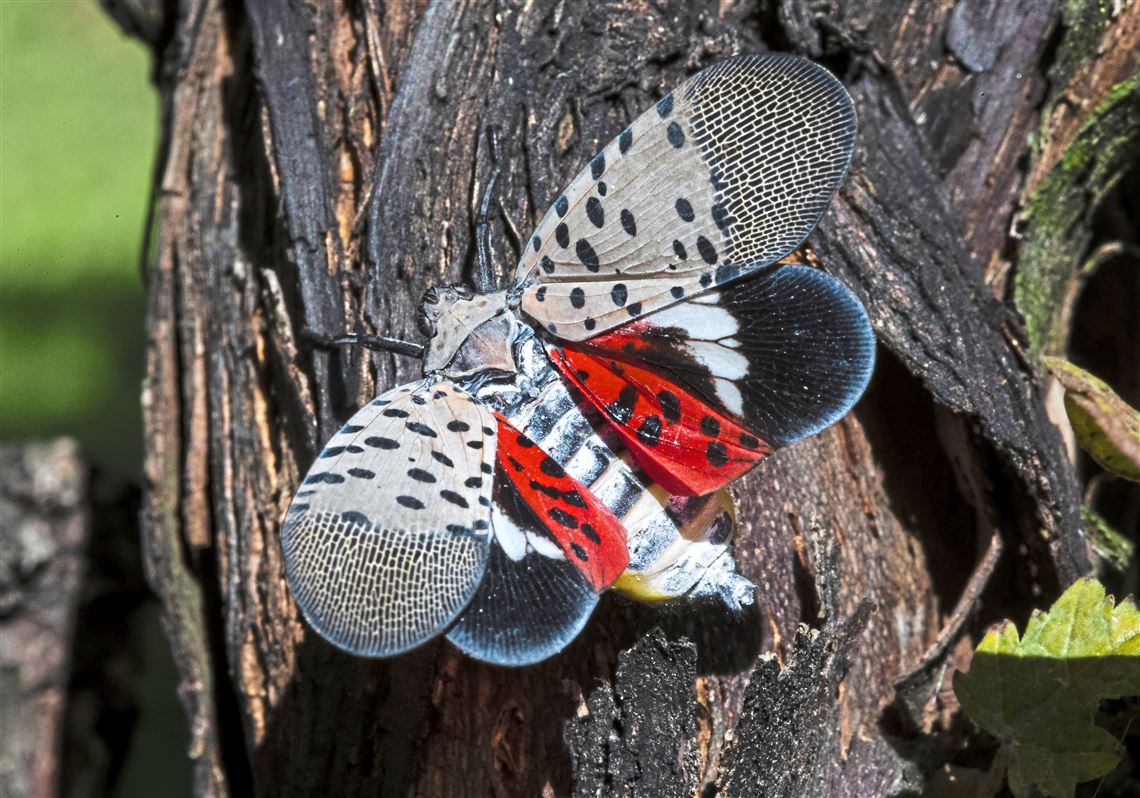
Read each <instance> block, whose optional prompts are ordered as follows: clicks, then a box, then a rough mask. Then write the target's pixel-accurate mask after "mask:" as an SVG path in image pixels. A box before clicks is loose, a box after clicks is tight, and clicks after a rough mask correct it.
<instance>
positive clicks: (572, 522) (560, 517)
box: [546, 507, 578, 529]
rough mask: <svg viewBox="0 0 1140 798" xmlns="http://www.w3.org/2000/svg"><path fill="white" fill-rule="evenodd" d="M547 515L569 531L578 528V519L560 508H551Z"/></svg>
mask: <svg viewBox="0 0 1140 798" xmlns="http://www.w3.org/2000/svg"><path fill="white" fill-rule="evenodd" d="M546 514H547V515H549V516H550V517H551V518H552V519H553V520H554V521H555V522H556V523H558V524H559V525H561V526H564V527H566V528H567V529H577V528H578V519H577V518H575V517H574V516H572V515H570V513H568V512H566V511H565V510H563V509H562V508H560V507H551V508H550V509H549V510H547V511H546Z"/></svg>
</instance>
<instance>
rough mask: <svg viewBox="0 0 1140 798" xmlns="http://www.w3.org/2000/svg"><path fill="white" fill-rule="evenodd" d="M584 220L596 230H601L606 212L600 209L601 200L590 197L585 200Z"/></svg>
mask: <svg viewBox="0 0 1140 798" xmlns="http://www.w3.org/2000/svg"><path fill="white" fill-rule="evenodd" d="M586 218H587V219H589V220H590V223H591V224H592V225H594V227H597V228H598V229H601V227H602V226H603V225H604V224H605V223H606V212H605V210H604V209H603V208H602V202H601V200H599V199H598V198H597V197H590V198H589V199H587V200H586Z"/></svg>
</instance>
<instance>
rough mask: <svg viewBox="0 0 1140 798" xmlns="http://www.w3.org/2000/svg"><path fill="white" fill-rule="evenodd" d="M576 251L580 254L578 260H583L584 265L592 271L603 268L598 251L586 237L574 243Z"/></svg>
mask: <svg viewBox="0 0 1140 798" xmlns="http://www.w3.org/2000/svg"><path fill="white" fill-rule="evenodd" d="M574 252H575V254H576V255H577V256H578V260H580V261H582V265H583V266H585V267H586V268H587V269H589V270H590V271H592V272H595V273H596V272H597V271H598V269H599V268H601V267H600V264H599V263H598V253H596V252H594V248H593V247H592V246H590V242H589V241H587V240H586V239H584V238H579V239H578V243H577V244H575V245H574Z"/></svg>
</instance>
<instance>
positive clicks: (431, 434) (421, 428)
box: [404, 421, 439, 438]
mask: <svg viewBox="0 0 1140 798" xmlns="http://www.w3.org/2000/svg"><path fill="white" fill-rule="evenodd" d="M404 426H405V427H407V428H408V429H409V430H411V431H412V432H414V433H416V434H417V435H423V436H424V437H425V438H438V437H439V433H437V432H436V431H435V430H433V429H432V428H431V427H429V426H428V425H427V424H421V423H420V422H418V421H409V422H408V423H407V424H405V425H404Z"/></svg>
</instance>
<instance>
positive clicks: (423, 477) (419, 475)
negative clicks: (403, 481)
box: [408, 468, 435, 483]
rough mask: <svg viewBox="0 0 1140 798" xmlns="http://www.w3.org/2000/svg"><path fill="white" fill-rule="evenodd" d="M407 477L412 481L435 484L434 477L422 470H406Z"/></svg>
mask: <svg viewBox="0 0 1140 798" xmlns="http://www.w3.org/2000/svg"><path fill="white" fill-rule="evenodd" d="M408 476H409V477H411V478H412V479H414V480H415V481H416V482H427V483H431V482H435V475H434V474H432V473H431V472H430V471H424V470H423V469H422V468H410V469H408Z"/></svg>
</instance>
